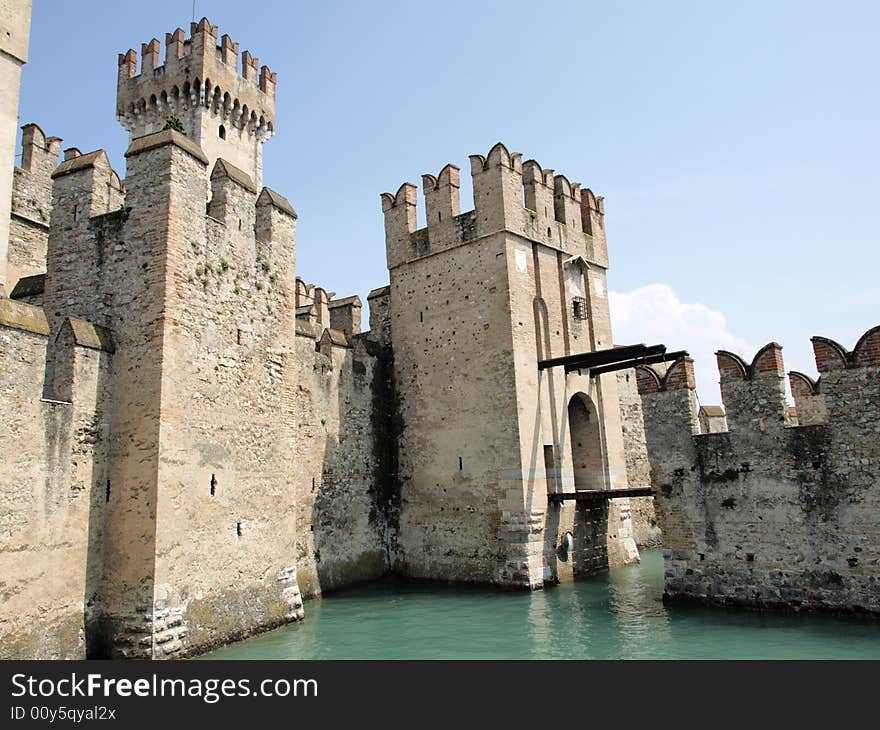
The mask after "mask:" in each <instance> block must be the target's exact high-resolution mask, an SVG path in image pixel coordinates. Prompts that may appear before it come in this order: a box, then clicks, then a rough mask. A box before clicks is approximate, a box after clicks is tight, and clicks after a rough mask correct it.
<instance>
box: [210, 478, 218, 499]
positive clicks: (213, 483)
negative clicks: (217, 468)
mask: <svg viewBox="0 0 880 730" xmlns="http://www.w3.org/2000/svg"><path fill="white" fill-rule="evenodd" d="M216 493H217V476H216V474H211V496H212V497H213V496H214V495H215V494H216Z"/></svg>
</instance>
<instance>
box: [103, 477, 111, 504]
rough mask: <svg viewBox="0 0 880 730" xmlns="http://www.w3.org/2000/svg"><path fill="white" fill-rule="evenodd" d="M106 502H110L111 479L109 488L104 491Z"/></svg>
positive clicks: (108, 484)
mask: <svg viewBox="0 0 880 730" xmlns="http://www.w3.org/2000/svg"><path fill="white" fill-rule="evenodd" d="M104 501H105V502H109V501H110V480H109V479H108V480H107V488H106V490H105V491H104Z"/></svg>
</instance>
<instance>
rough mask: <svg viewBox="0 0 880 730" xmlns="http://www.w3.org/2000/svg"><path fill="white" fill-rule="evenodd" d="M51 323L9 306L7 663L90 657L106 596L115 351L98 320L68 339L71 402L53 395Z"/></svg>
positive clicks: (3, 563)
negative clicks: (96, 614) (92, 630)
mask: <svg viewBox="0 0 880 730" xmlns="http://www.w3.org/2000/svg"><path fill="white" fill-rule="evenodd" d="M48 341H49V325H48V321H47V319H46V316H45V315H44V314H43V311H42V310H41V309H39V308H37V307H33V306H31V305H28V304H23V303H19V302H15V301H11V300H9V299H0V380H2V385H0V390H2V392H3V398H0V420H2V422H3V424H4V427H3V429H0V449H2V451H3V453H4V454H5V456H4V458H3V459H2V460H0V489H2V492H0V499H2V506H3V509H2V510H0V533H2V539H0V576H2V579H0V585H2V596H3V600H2V601H0V637H2V638H0V657H2V658H3V659H13V658H14V659H23V658H42V659H50V658H51V659H73V658H82V657H83V656H84V655H85V633H84V613H85V612H89V611H91V610H92V608H93V606H94V604H95V601H96V599H97V598H98V596H99V594H100V592H101V580H102V572H103V554H102V551H103V542H104V527H105V520H106V500H107V466H106V465H107V450H108V441H109V439H108V422H109V419H108V411H109V404H110V399H111V387H110V383H111V380H112V370H113V363H112V352H111V351H112V344H111V343H110V342H109V339H108V338H107V337H106V336H105V335H104V334H99V333H98V332H97V331H96V330H95V328H94V327H93V326H92V325H89V324H88V323H86V322H82V321H78V320H67V321H65V322H64V324H63V326H62V327H61V328H60V329H59V332H58V348H59V350H60V351H61V352H63V362H62V363H61V366H60V367H59V368H58V372H59V381H60V382H59V383H58V389H59V391H60V392H61V393H62V395H63V397H64V400H46V399H43V398H42V391H43V379H44V376H45V364H46V349H47V344H48Z"/></svg>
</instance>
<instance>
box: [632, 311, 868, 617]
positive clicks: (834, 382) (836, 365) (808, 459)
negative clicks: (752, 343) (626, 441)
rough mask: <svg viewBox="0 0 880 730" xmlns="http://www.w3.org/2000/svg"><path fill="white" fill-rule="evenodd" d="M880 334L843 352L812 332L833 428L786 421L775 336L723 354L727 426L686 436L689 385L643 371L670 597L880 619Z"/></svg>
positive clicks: (691, 408)
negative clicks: (657, 379)
mask: <svg viewBox="0 0 880 730" xmlns="http://www.w3.org/2000/svg"><path fill="white" fill-rule="evenodd" d="M878 331H880V328H875V329H874V330H871V331H869V332H868V333H866V335H865V336H864V337H863V338H862V340H860V342H859V344H858V345H857V346H856V348H855V349H854V350H853V352H852V353H847V352H846V351H845V350H843V348H841V347H840V346H839V345H836V343H833V344H834V348H836V350H837V352H838V353H839V357H838V356H837V355H834V356H831V355H827V356H826V354H827V353H828V352H829V349H828V343H829V342H830V341H828V340H823V339H822V338H814V347H815V349H816V360H817V365H818V367H819V370H820V372H821V374H822V392H823V394H824V399H825V405H826V406H827V417H828V422H827V424H819V425H806V426H804V425H802V426H791V425H789V422H788V421H787V417H786V410H787V409H786V405H785V388H784V371H783V364H782V356H781V348H780V347H779V346H778V345H776V344H775V343H771V344H770V345H768V346H766V347H765V348H763V349H762V350H761V351H760V352H759V353H758V355H756V357H755V359H754V360H753V361H752V363H751V364H748V363H746V362H745V361H743V360H742V359H741V358H739V357H738V356H736V355H733V354H732V353H726V352H719V353H718V364H719V370H720V372H721V390H722V396H723V399H724V405H725V410H726V412H727V418H728V423H729V424H730V431H729V432H724V433H711V434H704V435H692V434H693V433H694V432H695V418H694V416H695V413H696V408H695V403H694V397H693V392H692V388H690V387H677V388H672V387H668V388H660V389H656V388H652V387H649V386H650V383H651V382H652V381H651V378H652V377H654V376H651V375H650V374H649V373H648V374H646V376H645V380H644V383H645V387H643V388H641V392H642V404H643V409H644V414H645V426H646V434H647V444H648V453H649V456H650V462H651V475H652V483H653V485H654V487H655V489H656V490H657V494H658V499H657V505H658V511H659V515H660V518H661V520H660V521H661V525H662V528H663V544H664V548H665V551H664V557H665V575H666V578H665V595H666V597H667V598H669V599H692V600H699V601H703V602H707V603H719V604H725V605H743V606H751V607H759V608H785V609H789V610H824V611H834V612H859V613H868V614H873V615H880V591H878V582H880V540H878V536H877V530H876V516H877V511H878V509H880V452H878V449H877V445H878V443H880V439H878V436H880V431H878V426H877V424H878V417H877V416H878V413H880V348H878V347H877V345H876V341H877V339H878V336H877V332H878ZM640 382H641V381H640Z"/></svg>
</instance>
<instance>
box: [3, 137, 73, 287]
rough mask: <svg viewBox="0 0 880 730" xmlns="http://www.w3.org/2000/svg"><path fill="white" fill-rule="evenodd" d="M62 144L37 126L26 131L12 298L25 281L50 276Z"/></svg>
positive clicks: (9, 267)
mask: <svg viewBox="0 0 880 730" xmlns="http://www.w3.org/2000/svg"><path fill="white" fill-rule="evenodd" d="M60 151H61V140H60V139H59V138H58V137H47V136H46V135H45V134H44V133H43V130H42V129H40V128H39V127H38V126H37V125H36V124H26V125H24V126H23V127H22V155H21V165H20V166H17V167H16V168H15V170H14V173H13V183H12V217H11V219H10V221H9V249H8V258H7V263H6V272H7V273H6V276H7V282H8V288H9V291H8V292H7V293H8V294H9V296H11V297H13V298H16V297H17V291H16V284H17V283H18V282H19V280H20V279H22V278H23V277H31V276H37V275H40V274H45V272H46V248H47V244H48V240H49V219H50V216H51V212H52V173H53V172H54V170H55V167H56V165H57V164H58V154H59V152H60Z"/></svg>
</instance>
